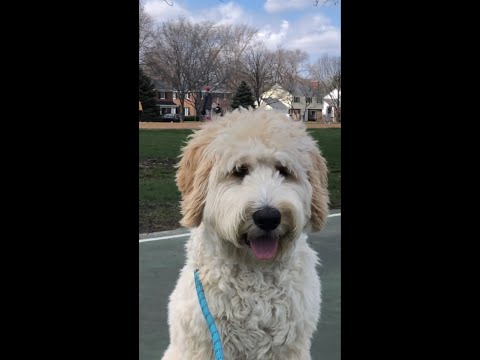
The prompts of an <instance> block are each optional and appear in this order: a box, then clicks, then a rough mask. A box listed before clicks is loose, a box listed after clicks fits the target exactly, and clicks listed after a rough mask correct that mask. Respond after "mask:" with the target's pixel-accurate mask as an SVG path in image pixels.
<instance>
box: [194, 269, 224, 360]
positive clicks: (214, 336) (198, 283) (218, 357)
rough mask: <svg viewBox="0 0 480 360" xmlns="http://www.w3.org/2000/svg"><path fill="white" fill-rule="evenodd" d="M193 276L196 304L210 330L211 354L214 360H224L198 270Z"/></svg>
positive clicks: (218, 335) (220, 341) (218, 336)
mask: <svg viewBox="0 0 480 360" xmlns="http://www.w3.org/2000/svg"><path fill="white" fill-rule="evenodd" d="M193 274H194V276H195V288H196V289H197V296H198V302H199V303H200V307H201V308H202V313H203V316H204V317H205V320H206V321H207V324H208V329H209V330H210V335H211V336H212V343H213V352H214V353H215V360H224V359H223V350H222V339H220V334H219V333H218V330H217V327H216V326H215V321H214V320H213V316H212V314H211V313H210V310H209V309H208V305H207V299H205V293H204V292H203V286H202V282H201V281H200V278H199V277H198V270H195V271H194V272H193Z"/></svg>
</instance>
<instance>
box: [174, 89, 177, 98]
mask: <svg viewBox="0 0 480 360" xmlns="http://www.w3.org/2000/svg"><path fill="white" fill-rule="evenodd" d="M173 99H174V100H176V99H177V92H176V91H174V92H173Z"/></svg>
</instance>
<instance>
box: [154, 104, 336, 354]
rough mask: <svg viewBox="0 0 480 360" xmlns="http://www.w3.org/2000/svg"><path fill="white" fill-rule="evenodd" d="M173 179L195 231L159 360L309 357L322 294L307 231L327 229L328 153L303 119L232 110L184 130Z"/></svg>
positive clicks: (185, 217) (171, 304)
mask: <svg viewBox="0 0 480 360" xmlns="http://www.w3.org/2000/svg"><path fill="white" fill-rule="evenodd" d="M176 181H177V185H178V188H179V189H180V191H181V194H182V202H181V211H182V216H183V218H182V220H181V224H182V225H183V226H185V227H188V228H191V229H192V233H191V237H190V239H189V240H188V242H187V244H186V263H185V266H184V268H183V269H182V271H181V273H180V277H179V279H178V281H177V284H176V287H175V290H174V291H173V293H172V294H171V296H170V302H169V308H168V310H169V317H168V323H169V327H170V345H169V347H168V349H167V350H166V352H165V354H164V356H163V360H174V359H178V360H180V359H181V360H210V359H212V360H214V359H217V358H218V359H221V358H222V357H216V356H219V355H218V354H219V352H222V351H223V356H224V359H226V360H294V359H295V360H307V359H311V357H310V345H311V340H312V336H313V333H314V331H315V330H316V327H317V322H318V320H319V316H320V302H321V300H320V279H319V277H318V274H317V271H316V265H317V264H318V262H319V260H318V257H317V254H316V253H315V251H313V250H312V249H311V248H310V246H309V245H308V244H307V235H306V233H308V232H310V231H318V230H320V229H322V227H323V226H324V224H325V222H326V219H327V216H328V202H329V195H328V190H327V166H326V162H325V159H324V158H323V157H322V155H321V152H320V151H319V149H318V147H317V144H316V142H315V140H313V139H312V138H311V137H310V135H309V134H308V133H307V131H306V128H305V125H304V124H303V123H302V122H296V121H293V120H292V119H289V118H288V117H286V116H285V115H284V114H280V113H277V112H275V111H272V110H270V111H268V110H265V109H262V108H260V109H255V110H252V109H249V110H246V109H240V110H235V111H233V112H232V113H229V114H227V115H226V116H225V117H223V118H217V119H215V120H213V121H211V122H209V123H207V124H205V125H204V127H203V128H202V129H201V130H199V131H197V132H195V133H194V134H192V135H190V138H189V141H188V143H187V144H186V146H185V147H184V148H183V150H182V157H181V160H180V162H179V164H178V171H177V177H176ZM195 272H196V274H197V275H198V278H199V280H200V282H201V284H202V285H203V293H204V297H205V302H206V304H207V306H206V307H207V308H208V309H209V311H210V320H212V319H213V320H212V321H211V322H212V324H210V322H209V323H207V318H206V316H207V315H206V314H205V313H204V312H203V310H204V309H203V307H204V306H203V305H205V304H203V305H201V303H200V302H199V299H200V295H199V293H197V290H196V281H195V276H196V275H195V276H194V274H195ZM212 333H213V335H212ZM214 343H215V352H214ZM219 344H220V346H221V349H220V350H218V345H219Z"/></svg>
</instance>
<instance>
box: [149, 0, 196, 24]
mask: <svg viewBox="0 0 480 360" xmlns="http://www.w3.org/2000/svg"><path fill="white" fill-rule="evenodd" d="M169 3H170V4H172V3H173V6H169V5H168V4H167V3H166V2H165V1H164V0H150V1H148V2H147V3H146V4H145V12H146V13H147V14H148V15H150V16H151V17H152V18H153V20H154V21H156V22H164V21H167V20H170V19H173V18H177V17H179V16H185V17H190V12H189V11H188V10H187V9H185V8H183V7H182V6H180V4H179V2H178V1H174V0H172V1H170V2H169Z"/></svg>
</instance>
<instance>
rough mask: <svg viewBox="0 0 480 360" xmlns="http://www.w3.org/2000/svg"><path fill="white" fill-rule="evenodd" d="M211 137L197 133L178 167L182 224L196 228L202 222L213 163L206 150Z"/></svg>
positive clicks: (186, 148)
mask: <svg viewBox="0 0 480 360" xmlns="http://www.w3.org/2000/svg"><path fill="white" fill-rule="evenodd" d="M210 140H211V137H209V136H206V135H204V134H202V131H199V132H197V133H195V134H194V135H193V136H192V137H191V138H190V141H189V142H188V144H187V145H186V146H185V147H184V148H183V149H182V155H181V160H180V162H179V164H178V165H177V167H178V170H177V175H176V181H177V186H178V188H179V190H180V192H181V193H182V202H181V213H182V215H183V218H182V220H180V224H181V225H182V226H185V227H189V228H191V227H195V226H198V225H200V222H201V221H202V214H203V207H204V205H205V197H206V195H207V187H208V177H209V175H210V170H211V169H212V166H213V161H211V160H210V159H207V157H206V155H205V149H206V147H207V145H208V144H209V142H210Z"/></svg>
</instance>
